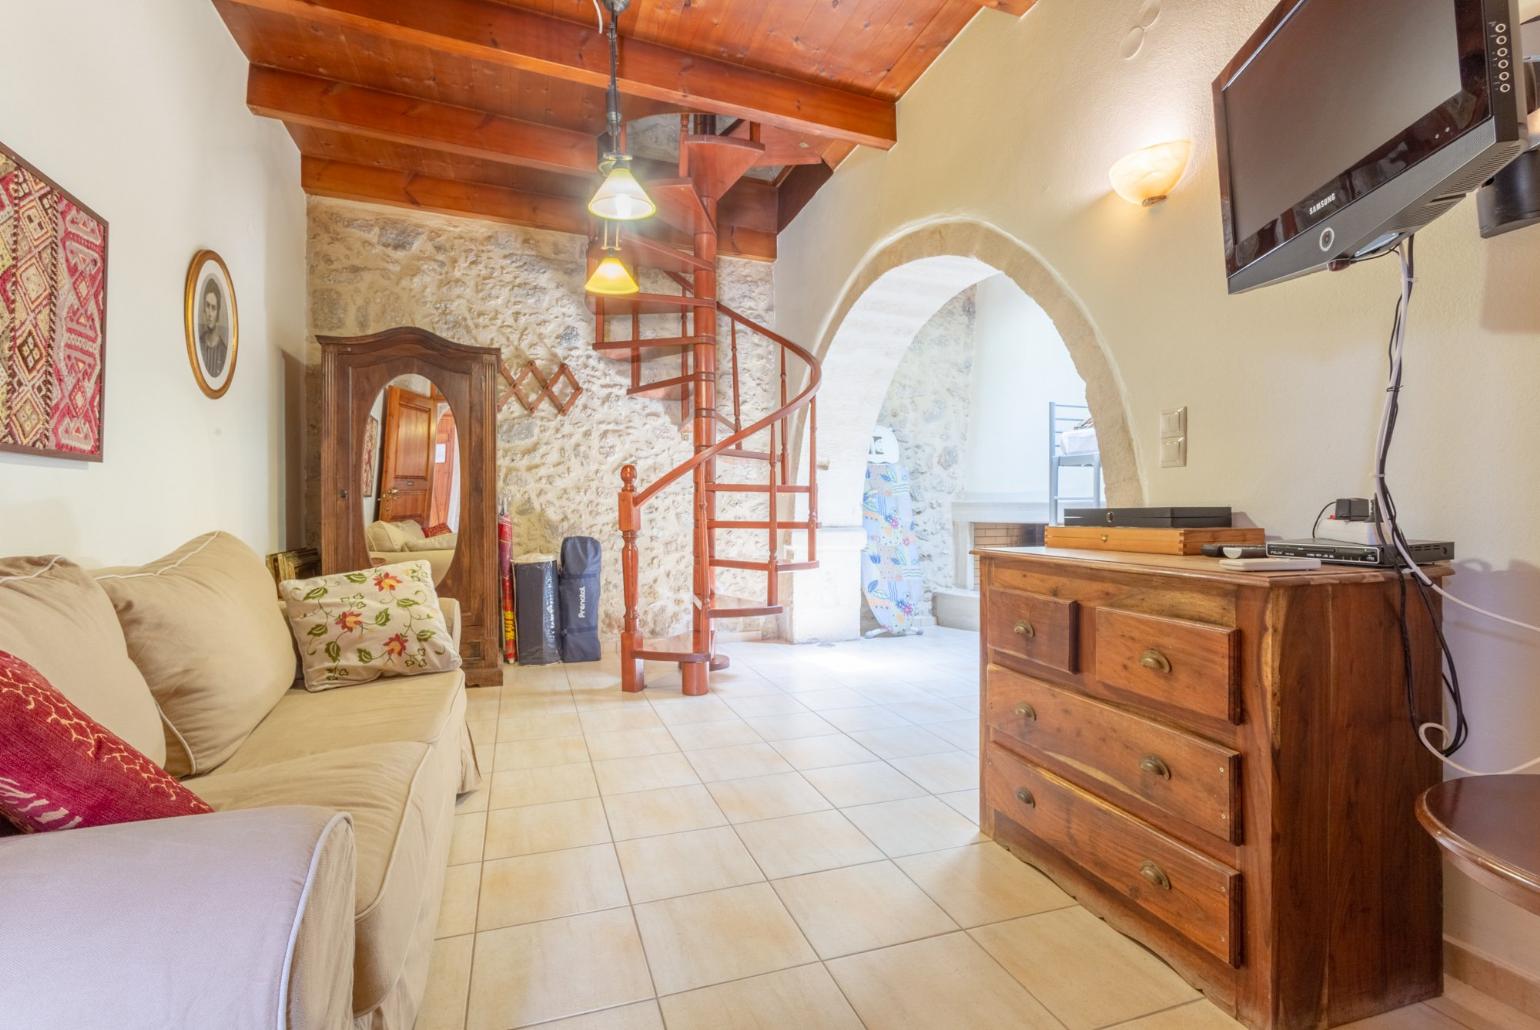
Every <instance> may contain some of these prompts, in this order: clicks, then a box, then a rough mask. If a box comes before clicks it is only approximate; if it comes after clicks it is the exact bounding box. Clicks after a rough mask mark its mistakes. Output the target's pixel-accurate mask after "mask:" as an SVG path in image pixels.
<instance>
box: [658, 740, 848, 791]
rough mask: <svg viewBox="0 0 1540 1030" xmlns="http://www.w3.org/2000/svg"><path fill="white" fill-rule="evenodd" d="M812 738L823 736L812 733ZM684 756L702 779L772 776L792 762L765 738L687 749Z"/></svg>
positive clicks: (785, 770) (787, 767)
mask: <svg viewBox="0 0 1540 1030" xmlns="http://www.w3.org/2000/svg"><path fill="white" fill-rule="evenodd" d="M812 739H814V740H821V739H824V738H820V737H814V738H812ZM685 758H687V759H689V761H690V765H692V766H694V768H695V771H696V773H697V774H698V775H699V776H700V778H701V780H702V781H703V782H705V783H715V782H717V781H718V780H745V779H748V778H749V777H751V776H771V775H774V774H775V773H787V772H791V766H789V765H787V764H786V760H785V759H783V758H782V757H781V756H780V755H779V754H777V753H776V750H775V748H773V747H771V746H770V745H769V744H766V743H765V742H764V741H761V740H757V739H756V741H755V743H753V744H736V745H734V746H732V747H717V748H711V749H709V750H706V751H686V752H685Z"/></svg>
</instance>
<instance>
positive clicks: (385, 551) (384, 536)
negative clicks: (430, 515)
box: [364, 519, 460, 583]
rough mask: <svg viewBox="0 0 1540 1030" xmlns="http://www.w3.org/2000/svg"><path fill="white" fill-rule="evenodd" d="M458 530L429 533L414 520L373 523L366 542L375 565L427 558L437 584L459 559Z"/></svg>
mask: <svg viewBox="0 0 1540 1030" xmlns="http://www.w3.org/2000/svg"><path fill="white" fill-rule="evenodd" d="M459 540H460V534H458V533H440V534H439V535H438V536H425V535H424V534H423V531H422V527H421V526H419V525H418V524H417V523H416V522H414V521H413V520H411V519H402V520H401V521H399V522H379V521H375V522H371V523H369V525H367V526H365V527H364V543H365V544H366V545H367V546H368V548H369V560H370V561H371V562H373V563H374V564H375V565H393V564H395V563H396V562H403V561H419V560H421V561H425V562H427V563H428V567H429V568H431V569H432V570H433V582H435V583H437V582H438V581H439V580H441V579H443V578H444V574H445V573H447V572H448V571H449V566H450V564H451V563H452V562H453V561H454V560H455V547H456V546H457V545H458V543H459Z"/></svg>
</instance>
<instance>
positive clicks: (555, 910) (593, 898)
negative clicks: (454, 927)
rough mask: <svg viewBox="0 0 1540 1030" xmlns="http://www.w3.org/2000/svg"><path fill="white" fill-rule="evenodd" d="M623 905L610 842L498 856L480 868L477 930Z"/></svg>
mask: <svg viewBox="0 0 1540 1030" xmlns="http://www.w3.org/2000/svg"><path fill="white" fill-rule="evenodd" d="M627 903H628V899H627V897H626V882H625V880H624V879H623V878H622V877H621V875H620V863H619V862H618V861H616V859H615V847H614V845H612V844H596V845H594V846H592V847H587V848H573V849H571V850H570V851H544V852H541V853H540V854H537V855H520V856H519V857H518V858H500V859H496V860H494V861H491V862H488V863H486V864H485V865H483V866H482V868H481V905H480V907H479V908H478V909H477V915H476V929H478V930H495V929H497V928H498V927H501V926H515V925H517V924H519V923H533V922H534V921H536V920H537V919H557V918H559V917H561V916H575V915H579V914H581V913H583V912H597V911H599V910H600V909H605V908H619V907H621V906H624V905H626V904H627Z"/></svg>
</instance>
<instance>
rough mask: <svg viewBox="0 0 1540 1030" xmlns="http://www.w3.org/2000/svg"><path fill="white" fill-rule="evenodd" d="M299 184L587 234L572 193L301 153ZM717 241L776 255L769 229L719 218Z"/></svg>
mask: <svg viewBox="0 0 1540 1030" xmlns="http://www.w3.org/2000/svg"><path fill="white" fill-rule="evenodd" d="M300 185H301V186H302V187H303V188H304V190H305V192H306V193H309V194H311V195H312V196H317V197H332V198H334V199H337V200H353V201H361V202H363V203H368V204H385V205H388V206H390V207H401V208H409V209H411V210H414V211H429V212H432V213H434V214H441V215H455V216H461V217H471V218H481V219H486V220H489V221H494V222H506V223H509V224H512V225H523V226H529V227H532V228H536V229H549V230H551V231H553V232H566V233H573V234H575V235H578V236H588V235H590V231H589V230H590V224H591V223H590V219H589V214H588V209H587V207H586V205H585V203H584V201H583V200H581V199H580V198H575V197H553V196H547V195H544V194H538V193H525V192H522V191H520V190H514V189H508V188H506V187H502V186H490V185H486V184H483V183H474V182H460V181H456V180H451V179H439V178H434V177H432V176H428V175H418V174H415V173H413V172H404V171H398V170H394V169H389V168H368V167H365V166H363V165H355V164H347V163H345V162H341V161H328V160H325V159H322V158H315V157H308V156H302V157H301V158H300ZM718 242H719V246H720V253H721V254H722V255H723V256H725V257H744V258H754V259H757V260H762V261H774V260H775V233H774V232H765V231H763V230H760V229H757V228H752V227H749V226H739V225H725V224H724V225H723V226H722V227H721V236H720V239H719V241H718Z"/></svg>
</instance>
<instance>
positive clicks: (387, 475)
mask: <svg viewBox="0 0 1540 1030" xmlns="http://www.w3.org/2000/svg"><path fill="white" fill-rule="evenodd" d="M433 407H434V405H433V398H432V397H429V396H426V395H424V394H420V393H414V392H412V391H411V390H406V389H403V388H401V387H399V386H390V387H386V389H385V433H384V441H385V444H384V457H383V459H382V461H381V472H380V519H381V520H382V521H385V522H399V521H401V520H402V519H412V520H414V521H415V522H416V523H417V524H418V525H419V526H422V527H424V528H426V527H427V526H428V525H430V522H429V519H428V509H429V507H430V505H431V504H432V495H433V437H434V424H433Z"/></svg>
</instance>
